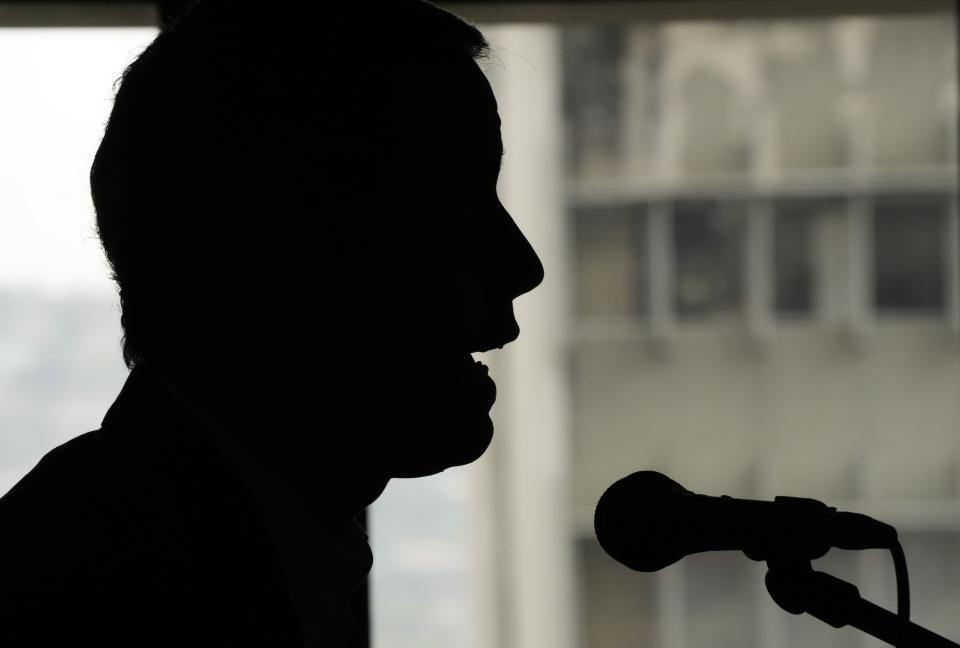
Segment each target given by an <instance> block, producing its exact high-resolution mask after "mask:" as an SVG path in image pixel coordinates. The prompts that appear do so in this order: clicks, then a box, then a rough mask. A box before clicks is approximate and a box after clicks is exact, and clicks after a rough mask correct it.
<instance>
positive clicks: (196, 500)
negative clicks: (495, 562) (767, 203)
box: [0, 0, 543, 647]
mask: <svg viewBox="0 0 960 648" xmlns="http://www.w3.org/2000/svg"><path fill="white" fill-rule="evenodd" d="M307 5H316V6H320V7H323V6H324V4H323V3H302V2H294V1H290V2H260V3H253V2H246V1H242V0H235V1H233V2H230V1H228V0H223V1H219V0H213V1H210V2H202V3H200V4H199V5H198V6H196V7H195V8H194V9H193V10H192V11H191V12H189V13H188V14H187V15H186V16H185V17H184V18H183V19H182V20H181V21H180V22H178V23H177V24H176V25H174V26H173V27H171V28H169V29H167V30H165V31H164V32H163V33H161V34H160V35H159V36H158V37H157V39H156V40H155V41H154V42H153V44H152V45H150V47H148V48H147V49H146V51H144V53H143V54H142V55H141V56H139V57H138V58H137V60H136V61H135V62H134V63H133V64H132V65H131V66H130V67H129V68H128V70H127V71H126V73H125V74H124V76H123V79H122V82H121V84H120V87H119V90H118V92H117V96H116V101H115V105H114V109H113V112H112V114H111V117H110V121H109V123H108V125H107V128H106V133H105V135H104V138H103V142H102V144H101V146H100V149H99V151H98V152H97V156H96V158H95V160H94V164H93V168H92V170H91V186H92V190H93V197H94V203H95V207H96V210H97V224H98V228H99V233H100V236H101V239H102V242H103V246H104V249H105V251H106V254H107V257H108V259H109V261H110V264H111V266H112V268H113V270H114V274H115V278H116V281H117V283H118V285H119V288H120V299H121V306H122V317H121V323H122V325H123V330H124V345H123V350H124V358H125V360H126V363H127V365H128V366H129V367H130V368H131V372H130V377H129V379H128V381H127V383H126V385H125V386H124V388H123V390H122V391H121V393H120V395H119V396H118V398H117V400H116V402H115V403H114V404H113V406H112V407H111V408H110V410H109V411H108V412H107V414H106V417H105V418H104V420H103V425H102V427H101V429H99V430H97V431H94V432H90V433H87V434H84V435H81V436H80V437H77V438H76V439H74V440H72V441H70V442H68V443H66V444H64V445H62V446H60V447H58V448H56V449H54V450H53V451H51V452H50V453H49V454H47V455H46V456H45V457H44V458H43V459H42V460H41V462H40V463H39V464H38V465H37V467H36V468H34V470H33V471H31V472H30V474H28V475H27V476H26V477H25V478H24V479H23V480H22V481H21V482H20V483H19V484H17V485H16V486H15V487H14V488H13V489H12V490H11V491H10V492H9V493H8V494H7V495H5V496H4V497H3V498H2V500H0V534H2V535H0V592H2V598H3V600H2V601H0V616H2V619H0V620H2V623H0V640H2V641H0V643H2V645H4V646H12V645H42V646H55V645H68V644H67V643H61V642H69V645H91V646H105V645H108V646H120V645H123V646H145V645H149V646H154V645H156V646H159V645H163V646H240V645H257V646H325V647H326V646H331V647H332V646H346V645H355V644H356V643H357V642H358V641H359V639H358V637H357V633H356V630H355V627H354V625H353V622H352V620H351V618H350V616H349V613H348V611H347V598H348V596H349V595H350V592H351V591H353V590H354V588H356V586H357V585H358V583H360V582H361V581H362V579H363V578H364V577H365V575H366V573H367V571H368V570H369V567H370V562H371V557H370V552H369V548H368V546H367V543H366V538H365V536H364V535H363V533H362V531H361V530H360V529H359V527H358V526H357V525H356V523H355V522H354V521H353V517H354V516H355V515H356V513H357V512H358V511H360V510H361V509H362V508H363V507H365V506H366V505H368V504H369V503H371V502H372V501H373V500H374V499H376V498H377V497H378V496H379V494H380V493H381V492H382V491H383V489H384V487H385V486H386V484H387V482H388V480H389V479H390V478H392V477H397V476H404V477H409V476H421V475H429V474H431V473H436V472H439V471H441V470H443V469H445V468H448V467H451V466H457V465H462V464H465V463H468V462H471V461H473V460H474V459H476V458H477V457H479V456H480V455H481V454H482V453H483V451H484V450H485V448H486V447H487V444H488V443H489V441H490V438H491V434H492V431H493V428H492V424H491V421H490V418H489V416H488V412H489V409H490V407H491V406H492V404H493V402H494V398H495V388H494V385H493V382H492V381H491V380H490V379H489V378H488V377H487V375H486V373H487V372H486V368H485V367H483V365H480V364H479V363H476V364H475V363H474V361H473V360H472V358H471V356H470V353H471V352H474V351H483V350H489V349H494V348H497V347H501V346H502V345H504V344H506V343H508V342H510V341H512V340H514V339H515V338H516V337H517V334H518V331H519V329H518V326H517V323H516V321H515V319H514V316H513V308H512V301H513V299H514V298H515V297H517V296H518V295H520V294H522V293H524V292H526V291H528V290H530V289H532V288H533V287H534V286H536V285H537V284H538V283H539V282H540V281H541V280H542V277H543V269H542V266H541V265H540V262H539V259H538V258H537V256H536V254H535V253H534V251H533V250H532V248H531V247H530V245H529V244H528V242H527V241H526V239H525V238H524V237H523V235H522V234H521V233H520V231H519V230H518V229H517V227H516V225H515V224H514V222H513V221H512V219H511V217H510V215H509V214H508V213H507V212H506V211H505V210H504V208H503V206H502V205H501V204H500V202H499V201H498V199H497V195H496V182H497V175H498V172H499V165H500V158H501V155H502V145H501V141H500V135H499V118H498V115H497V109H496V104H495V101H494V98H493V95H492V93H491V90H490V87H489V85H488V84H487V82H486V81H485V79H484V77H483V75H482V73H481V71H480V69H479V67H478V66H477V64H476V62H475V60H476V59H478V58H480V57H482V56H483V55H484V53H485V51H486V42H485V41H484V39H483V37H482V35H481V34H480V33H479V32H478V31H477V30H476V29H474V28H473V27H471V26H469V25H467V24H465V23H464V22H462V21H460V20H459V19H457V18H455V17H453V16H452V15H450V14H448V13H446V12H443V11H441V10H439V9H437V8H435V7H433V6H432V5H429V4H427V3H424V2H419V1H416V0H386V1H383V2H370V3H363V4H361V3H343V6H338V7H329V6H328V7H324V8H323V9H312V10H311V9H308V7H307Z"/></svg>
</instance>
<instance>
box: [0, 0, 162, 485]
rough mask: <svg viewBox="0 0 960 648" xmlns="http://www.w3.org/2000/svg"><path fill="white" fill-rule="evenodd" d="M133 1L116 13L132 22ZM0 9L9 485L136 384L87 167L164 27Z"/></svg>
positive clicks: (0, 344)
mask: <svg viewBox="0 0 960 648" xmlns="http://www.w3.org/2000/svg"><path fill="white" fill-rule="evenodd" d="M126 9H127V8H125V7H123V6H122V5H118V6H117V10H118V12H119V13H120V14H121V15H123V16H129V15H130V14H131V12H130V11H126ZM2 20H3V14H0V88H2V90H0V92H2V96H3V101H2V102H0V142H3V146H2V153H0V227H2V230H3V236H0V492H3V493H5V492H6V491H7V490H8V489H9V488H10V487H11V486H13V484H14V483H16V482H17V481H18V480H19V479H20V478H21V477H22V476H23V475H24V474H25V473H26V472H27V471H28V470H29V469H30V468H32V467H33V466H34V465H35V464H36V462H37V461H38V460H39V459H40V457H41V456H42V455H43V454H45V453H46V452H47V451H48V450H50V449H52V448H53V447H54V446H57V445H59V444H60V443H63V442H64V441H66V440H67V439H69V438H71V437H74V436H76V435H77V434H81V433H83V432H85V431H87V430H93V429H96V428H97V427H99V425H100V420H101V418H102V417H103V414H104V412H105V411H106V409H107V407H108V406H109V405H110V403H111V402H112V401H113V399H114V397H115V396H116V394H117V392H119V390H120V387H121V386H122V384H123V381H124V379H125V378H126V373H127V372H126V368H125V367H124V366H123V361H122V359H121V357H120V353H119V343H120V326H119V317H118V309H117V300H116V292H115V289H114V287H113V285H112V283H111V281H110V279H109V271H108V268H107V267H106V262H105V260H104V258H103V253H102V251H101V250H100V245H99V242H98V241H97V238H96V234H95V231H94V220H93V219H94V215H93V205H92V204H91V201H90V188H89V180H88V174H89V171H90V163H91V162H92V160H93V154H94V152H95V151H96V148H97V145H98V144H99V141H100V137H101V136H102V135H103V125H104V124H105V123H106V120H107V115H108V114H109V111H110V108H111V105H112V99H113V83H114V81H115V80H116V79H117V78H118V77H119V76H120V73H121V72H123V69H124V68H125V67H126V66H127V64H128V63H129V62H130V60H131V59H132V58H133V57H134V56H135V55H136V54H137V52H138V51H139V50H140V49H142V48H143V47H145V46H146V45H147V43H149V42H150V40H151V39H152V38H153V36H154V34H155V33H156V29H155V28H152V27H111V28H76V29H72V28H58V29H50V28H22V27H18V28H12V27H11V28H5V27H3V23H2Z"/></svg>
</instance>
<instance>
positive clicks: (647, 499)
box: [593, 471, 897, 572]
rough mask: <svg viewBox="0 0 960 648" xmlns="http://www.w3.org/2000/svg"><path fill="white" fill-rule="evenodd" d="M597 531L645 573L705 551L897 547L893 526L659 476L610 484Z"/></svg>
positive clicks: (646, 474) (790, 555) (794, 554)
mask: <svg viewBox="0 0 960 648" xmlns="http://www.w3.org/2000/svg"><path fill="white" fill-rule="evenodd" d="M593 527H594V531H595V532H596V534H597V540H599V541H600V546H601V547H603V549H604V551H606V552H607V553H608V554H609V555H610V556H611V557H612V558H613V559H615V560H617V561H618V562H621V563H623V564H624V565H626V566H627V567H629V568H631V569H635V570H637V571H644V572H652V571H657V570H659V569H663V568H664V567H666V566H667V565H672V564H673V563H675V562H676V561H678V560H680V559H681V558H683V557H684V556H686V555H689V554H693V553H700V552H703V551H729V550H737V551H742V552H743V553H745V554H746V555H747V557H748V558H751V559H752V560H761V561H765V560H771V559H773V560H813V559H816V558H820V557H821V556H823V555H824V554H826V553H827V551H829V550H830V548H831V547H837V548H838V549H889V548H890V547H892V546H893V545H894V544H895V543H896V541H897V530H896V529H895V528H893V527H892V526H890V525H889V524H884V523H883V522H880V521H878V520H874V519H873V518H871V517H868V516H866V515H862V514H860V513H845V512H839V511H837V510H836V509H835V508H833V507H829V506H827V505H826V504H824V503H823V502H818V501H817V500H813V499H806V498H799V497H777V498H776V499H775V500H774V501H772V502H768V501H761V500H747V499H735V498H732V497H727V496H726V495H722V496H720V497H713V496H710V495H698V494H696V493H691V492H690V491H688V490H687V489H685V488H684V487H683V486H681V485H680V484H678V483H677V482H675V481H673V480H672V479H670V478H669V477H667V476H666V475H662V474H660V473H658V472H653V471H641V472H635V473H633V474H632V475H628V476H627V477H624V478H623V479H621V480H620V481H618V482H615V483H614V484H613V485H612V486H610V488H608V489H607V490H606V492H604V494H603V496H601V497H600V501H599V502H597V508H596V512H595V513H594V518H593Z"/></svg>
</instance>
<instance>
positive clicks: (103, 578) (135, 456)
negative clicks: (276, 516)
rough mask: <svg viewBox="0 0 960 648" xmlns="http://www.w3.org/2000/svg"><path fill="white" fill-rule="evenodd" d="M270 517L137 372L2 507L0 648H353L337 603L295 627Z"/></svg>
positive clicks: (332, 555) (193, 421)
mask: <svg viewBox="0 0 960 648" xmlns="http://www.w3.org/2000/svg"><path fill="white" fill-rule="evenodd" d="M268 522H269V521H267V522H265V520H264V516H263V514H262V510H258V507H257V504H256V503H255V502H254V501H253V498H251V495H250V489H249V484H244V479H243V477H242V476H238V475H237V473H236V470H233V469H232V468H231V466H230V465H229V461H227V460H225V458H224V456H223V453H222V452H220V449H218V447H217V445H216V443H213V442H211V439H210V437H209V435H207V434H204V430H203V423H202V422H201V421H198V419H197V417H196V416H194V415H193V414H192V413H191V411H190V408H189V407H188V406H187V405H185V404H184V402H183V401H182V400H181V399H178V398H177V397H176V395H174V394H171V393H170V392H169V391H167V390H165V389H163V387H162V385H160V384H158V383H157V381H156V380H154V379H152V378H151V376H150V374H149V373H148V372H147V371H146V370H143V369H141V368H136V369H134V370H133V371H132V372H131V374H130V377H129V378H128V380H127V383H126V384H125V385H124V388H123V390H122V391H121V393H120V395H119V396H118V398H117V400H116V402H115V403H114V404H113V406H112V407H111V408H110V409H109V411H108V412H107V415H106V417H105V418H104V420H103V424H102V427H101V428H100V429H99V430H96V431H94V432H88V433H86V434H83V435H81V436H79V437H77V438H75V439H72V440H70V441H68V442H67V443H64V444H63V445H61V446H59V447H57V448H55V449H53V450H52V451H50V452H49V453H48V454H47V455H45V456H44V457H43V459H41V461H40V462H39V463H38V464H37V466H36V467H35V468H34V469H33V470H32V471H30V473H28V474H27V475H26V476H25V477H24V478H23V479H22V480H21V481H20V482H19V483H17V484H16V485H15V486H14V487H13V488H12V489H11V490H10V491H9V492H8V493H7V494H6V495H5V496H3V497H2V498H0V645H3V646H57V645H90V646H121V645H122V646H161V645H162V646H211V647H213V646H217V647H219V646H224V647H225V646H305V645H323V646H325V647H328V646H329V647H330V648H333V647H334V646H345V645H359V638H358V637H357V635H356V631H355V627H352V628H350V629H349V630H348V631H347V632H346V634H344V631H343V628H342V627H341V626H342V621H343V618H344V614H343V613H346V603H347V602H346V600H342V601H330V602H328V603H329V607H330V609H323V610H317V611H316V615H315V617H314V618H313V619H304V618H303V614H302V611H300V610H299V609H298V606H297V605H296V603H297V601H296V600H292V595H291V589H290V583H289V579H288V576H289V573H286V572H285V569H284V564H286V566H287V567H289V565H290V560H291V558H290V556H283V555H281V554H282V553H283V551H284V549H283V548H278V546H277V544H276V542H275V536H276V534H271V533H270V529H268V526H267V525H268ZM272 536H273V539H272ZM364 547H366V544H365V543H364ZM317 551H318V552H319V553H321V554H322V553H323V552H327V553H328V554H329V555H327V556H325V559H326V560H327V561H328V564H331V565H335V564H336V562H337V560H339V558H340V556H339V555H338V554H337V553H336V548H335V547H330V546H320V547H318V549H317ZM284 561H286V563H284ZM335 571H336V570H331V573H330V575H329V577H330V578H331V579H333V578H339V577H341V576H340V575H338V574H336V573H334V572H335ZM323 577H324V575H323V573H321V574H320V578H323ZM334 585H336V587H332V588H328V589H331V590H334V591H340V590H342V589H343V588H342V587H339V584H336V583H334ZM293 598H295V597H293ZM347 617H348V613H347ZM311 623H313V624H315V625H317V626H320V627H314V628H313V630H314V632H312V636H313V639H312V640H311V639H310V638H305V633H304V627H305V624H307V625H309V624H311ZM326 626H329V627H326ZM61 642H63V643H61Z"/></svg>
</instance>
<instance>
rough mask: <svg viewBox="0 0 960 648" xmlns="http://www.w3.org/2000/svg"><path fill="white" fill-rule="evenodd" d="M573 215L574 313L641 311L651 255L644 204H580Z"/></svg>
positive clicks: (635, 313) (646, 295)
mask: <svg viewBox="0 0 960 648" xmlns="http://www.w3.org/2000/svg"><path fill="white" fill-rule="evenodd" d="M573 217H574V224H573V241H574V245H575V251H574V254H575V257H576V258H575V260H574V263H575V268H576V280H577V291H576V311H577V315H578V316H580V317H587V318H589V317H617V316H619V317H629V316H639V315H645V314H646V313H647V310H648V302H649V261H648V259H647V227H646V225H647V223H646V213H645V209H644V207H643V206H642V205H640V206H633V205H624V206H616V207H610V208H599V207H594V208H589V209H587V208H584V209H579V210H577V211H576V212H575V213H574V216H573Z"/></svg>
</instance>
